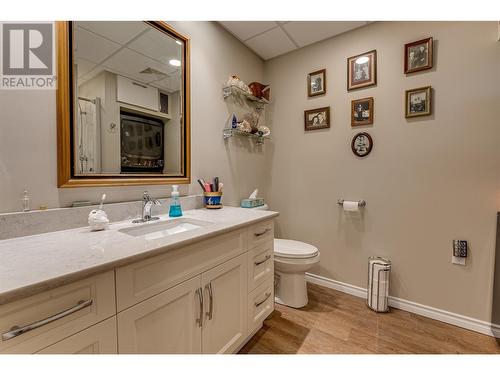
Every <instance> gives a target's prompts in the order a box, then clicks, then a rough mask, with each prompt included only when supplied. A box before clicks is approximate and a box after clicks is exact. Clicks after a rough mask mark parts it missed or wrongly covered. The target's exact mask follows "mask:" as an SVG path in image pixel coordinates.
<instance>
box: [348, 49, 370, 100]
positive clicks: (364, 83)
mask: <svg viewBox="0 0 500 375" xmlns="http://www.w3.org/2000/svg"><path fill="white" fill-rule="evenodd" d="M376 84H377V51H376V50H373V51H369V52H366V53H362V54H361V55H357V56H352V57H349V58H348V59H347V90H348V91H350V90H355V89H360V88H363V87H369V86H373V85H376Z"/></svg>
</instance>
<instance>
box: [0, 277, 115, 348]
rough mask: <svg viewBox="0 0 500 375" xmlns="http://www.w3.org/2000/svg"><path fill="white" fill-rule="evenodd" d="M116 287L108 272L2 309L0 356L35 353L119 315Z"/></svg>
mask: <svg viewBox="0 0 500 375" xmlns="http://www.w3.org/2000/svg"><path fill="white" fill-rule="evenodd" d="M114 285H115V284H114V274H113V271H109V272H106V273H103V274H100V275H97V276H94V277H91V278H88V279H85V280H80V281H77V282H75V283H72V284H68V285H64V286H61V287H59V288H56V289H52V290H49V291H46V292H43V293H40V294H37V295H35V296H32V297H28V298H24V299H22V300H19V301H15V302H12V303H8V304H6V305H2V306H0V334H1V335H2V336H1V339H0V352H1V353H34V352H36V351H38V350H40V349H43V348H45V347H47V346H49V345H51V344H53V343H56V342H58V341H60V340H62V339H64V338H66V337H68V336H70V335H72V334H74V333H76V332H79V331H81V330H83V329H85V328H87V327H90V326H91V325H93V324H96V323H98V322H100V321H102V320H104V319H106V318H109V317H110V316H112V315H114V314H116V306H115V289H114ZM16 327H23V328H24V327H26V330H25V331H24V332H23V333H21V332H19V331H17V332H16V329H17V328H16ZM28 327H29V328H28Z"/></svg>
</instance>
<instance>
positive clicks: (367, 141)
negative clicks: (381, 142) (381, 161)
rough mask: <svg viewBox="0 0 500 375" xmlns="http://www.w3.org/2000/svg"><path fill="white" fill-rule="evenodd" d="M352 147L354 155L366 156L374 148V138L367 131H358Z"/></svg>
mask: <svg viewBox="0 0 500 375" xmlns="http://www.w3.org/2000/svg"><path fill="white" fill-rule="evenodd" d="M351 149H352V152H353V153H354V155H356V156H358V157H360V158H364V157H365V156H367V155H368V154H369V153H370V152H371V151H372V149H373V139H372V137H371V136H370V134H368V133H366V132H361V133H358V134H356V135H355V136H354V138H353V139H352V142H351Z"/></svg>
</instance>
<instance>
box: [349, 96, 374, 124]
mask: <svg viewBox="0 0 500 375" xmlns="http://www.w3.org/2000/svg"><path fill="white" fill-rule="evenodd" d="M371 124H373V98H372V97H370V98H363V99H357V100H353V101H351V126H360V125H371Z"/></svg>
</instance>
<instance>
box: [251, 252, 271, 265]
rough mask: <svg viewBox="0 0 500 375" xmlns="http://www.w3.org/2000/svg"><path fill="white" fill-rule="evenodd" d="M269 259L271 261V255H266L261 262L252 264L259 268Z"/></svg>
mask: <svg viewBox="0 0 500 375" xmlns="http://www.w3.org/2000/svg"><path fill="white" fill-rule="evenodd" d="M269 259H271V254H267V255H266V257H265V258H264V259H262V260H259V261H257V262H254V264H255V265H256V266H260V265H261V264H262V263H265V262H267V261H268V260H269Z"/></svg>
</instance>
